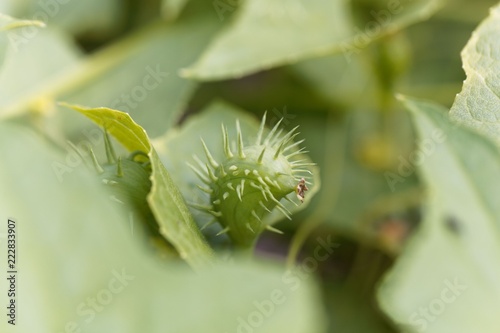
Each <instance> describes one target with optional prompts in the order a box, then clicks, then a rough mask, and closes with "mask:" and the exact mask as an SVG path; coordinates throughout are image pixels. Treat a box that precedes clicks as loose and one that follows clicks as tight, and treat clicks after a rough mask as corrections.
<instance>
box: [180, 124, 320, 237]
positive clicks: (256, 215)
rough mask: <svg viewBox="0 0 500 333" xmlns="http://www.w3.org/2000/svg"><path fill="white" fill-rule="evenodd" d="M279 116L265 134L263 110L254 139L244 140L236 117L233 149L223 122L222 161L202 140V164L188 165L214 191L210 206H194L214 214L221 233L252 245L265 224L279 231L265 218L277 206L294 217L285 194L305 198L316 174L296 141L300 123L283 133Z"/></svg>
mask: <svg viewBox="0 0 500 333" xmlns="http://www.w3.org/2000/svg"><path fill="white" fill-rule="evenodd" d="M281 121H282V120H280V121H279V122H278V123H277V124H276V125H275V126H274V127H273V128H272V129H271V131H270V132H269V133H268V134H267V135H264V134H265V132H266V129H265V122H266V115H264V117H263V118H262V121H261V124H260V127H259V130H258V133H257V138H256V140H255V142H253V143H252V144H246V145H245V144H244V140H243V134H242V131H241V128H240V124H239V121H236V132H237V137H236V144H235V145H234V146H235V149H231V142H230V138H229V136H228V131H227V128H226V127H225V126H224V125H222V138H223V149H224V158H223V160H219V161H217V160H215V159H214V157H213V156H212V154H211V152H210V150H209V148H208V147H207V145H206V144H205V142H204V141H203V140H202V145H203V149H204V151H205V156H206V163H205V164H204V165H203V164H202V163H199V164H200V165H199V167H195V166H193V165H190V167H191V168H192V169H193V170H194V172H195V173H196V174H197V176H198V178H199V179H200V180H201V181H202V182H203V185H200V186H199V188H200V189H201V190H202V191H204V192H206V193H208V194H209V196H210V204H209V205H195V207H196V208H198V209H202V210H204V211H206V212H207V213H209V214H211V215H212V216H213V217H214V219H213V220H212V222H211V223H214V222H219V223H220V224H221V225H222V228H223V230H222V231H221V232H220V233H219V234H222V233H227V234H228V235H229V237H230V238H231V239H232V241H233V242H234V243H235V244H236V245H238V246H241V247H250V246H252V245H253V244H254V243H255V241H256V239H257V237H258V236H259V235H260V234H261V233H262V232H263V231H264V230H266V229H267V230H271V231H275V232H280V231H279V230H277V229H275V228H273V227H272V226H271V225H269V224H267V223H265V217H266V216H267V215H268V214H271V212H272V211H273V210H278V211H280V212H281V213H282V214H283V215H284V216H285V217H286V218H288V219H291V217H290V215H291V213H290V211H289V210H288V209H287V208H286V207H285V205H283V203H282V202H281V201H282V199H283V200H288V201H292V199H290V198H288V195H289V194H291V193H295V194H296V196H297V198H298V200H299V201H301V202H302V201H303V200H304V196H305V192H306V191H307V190H308V188H307V185H306V183H309V181H308V179H309V178H310V175H312V173H311V171H310V170H308V167H309V166H311V165H314V163H310V162H309V160H308V159H300V158H301V155H303V154H304V148H302V149H298V146H299V145H300V144H301V143H302V142H303V141H304V140H301V141H298V142H293V139H294V138H295V137H296V136H297V135H298V133H296V130H297V128H298V126H297V127H295V128H294V129H292V130H291V131H289V132H288V133H286V134H281V133H282V130H278V128H279V126H280V123H281ZM197 160H198V161H200V160H199V158H197Z"/></svg>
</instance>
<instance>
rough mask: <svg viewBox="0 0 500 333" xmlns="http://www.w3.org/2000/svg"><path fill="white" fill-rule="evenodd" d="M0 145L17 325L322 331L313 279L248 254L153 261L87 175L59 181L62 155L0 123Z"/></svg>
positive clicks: (2, 213) (0, 205)
mask: <svg viewBox="0 0 500 333" xmlns="http://www.w3.org/2000/svg"><path fill="white" fill-rule="evenodd" d="M0 153H1V155H2V157H3V158H5V159H8V161H9V163H7V164H5V165H3V166H2V168H1V170H0V218H1V220H2V224H1V229H0V230H1V232H2V234H3V233H4V232H5V231H6V224H7V219H8V218H11V219H13V220H14V221H16V225H17V228H16V232H17V234H16V235H17V254H18V257H17V259H18V262H17V264H18V267H17V269H18V272H19V274H18V275H17V278H18V280H17V281H16V282H17V284H16V286H17V291H18V294H17V295H16V301H17V303H16V305H17V306H18V308H17V310H18V312H17V314H18V317H17V321H16V326H15V327H16V332H22V333H27V332H39V333H49V332H70V331H74V332H76V331H78V330H81V331H82V332H123V333H134V332H139V331H142V332H150V333H160V332H207V333H220V332H236V331H237V330H238V329H239V328H238V326H239V325H251V326H250V329H255V330H256V331H257V330H258V331H259V332H269V333H271V332H291V333H309V332H323V328H324V322H325V320H324V319H325V318H324V315H323V312H322V309H321V306H320V303H319V292H318V290H317V288H316V287H315V284H314V281H313V279H311V278H307V280H305V277H303V276H298V275H295V274H287V273H286V272H283V271H282V270H281V269H280V268H278V267H276V265H272V264H271V263H257V262H253V263H250V262H248V261H247V260H237V261H235V262H234V263H220V264H219V265H217V266H216V267H212V268H211V269H209V270H202V271H200V272H198V273H197V274H195V273H194V272H193V271H192V270H191V269H189V268H187V267H186V266H185V265H180V264H179V265H177V264H173V263H167V264H166V263H165V262H161V261H158V259H157V258H155V257H154V256H152V254H151V252H150V251H147V250H146V247H145V246H140V245H142V244H140V243H139V242H137V237H136V236H135V235H134V234H133V231H132V230H131V228H130V226H129V223H128V219H127V216H126V214H125V212H123V211H120V210H119V209H120V207H122V206H121V205H114V204H113V202H112V201H111V200H110V199H109V197H108V195H109V194H107V193H106V192H104V187H103V186H102V185H101V184H99V182H98V181H97V178H96V177H95V175H91V174H89V173H87V172H84V171H85V169H84V168H81V167H76V168H73V170H72V172H71V173H70V174H68V175H67V177H65V178H64V181H63V182H60V181H58V179H57V177H56V176H55V174H54V170H53V167H52V165H53V163H54V162H55V161H60V160H61V159H62V160H63V161H64V155H63V154H61V152H56V151H54V150H53V149H50V148H49V146H48V145H47V144H45V142H44V141H43V140H42V139H41V138H40V137H38V136H36V135H34V134H33V133H32V132H31V131H29V130H27V129H26V128H21V127H17V126H12V125H8V124H5V123H1V124H0ZM0 242H1V245H2V248H5V247H6V244H5V243H6V239H5V238H4V237H2V238H0ZM49 259H50V260H49ZM238 259H239V258H238ZM2 267H4V266H2ZM285 274H286V275H285ZM7 282H8V281H7V279H6V278H5V276H4V278H2V279H1V280H0V288H1V289H2V290H8V285H7ZM4 299H6V298H4ZM27 318H30V319H29V320H27ZM240 318H241V319H240ZM4 319H5V318H4ZM1 325H2V327H4V328H7V326H8V324H7V323H6V321H4V322H2V324H1ZM9 327H10V326H9ZM245 329H246V328H241V329H240V331H242V330H245ZM2 331H5V330H4V329H2ZM6 331H7V332H10V331H11V330H10V329H7V330H6Z"/></svg>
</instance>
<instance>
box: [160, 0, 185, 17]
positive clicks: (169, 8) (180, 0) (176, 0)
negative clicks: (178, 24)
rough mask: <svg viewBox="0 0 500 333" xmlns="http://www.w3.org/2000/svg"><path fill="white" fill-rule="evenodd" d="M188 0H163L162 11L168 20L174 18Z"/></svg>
mask: <svg viewBox="0 0 500 333" xmlns="http://www.w3.org/2000/svg"><path fill="white" fill-rule="evenodd" d="M188 1H189V0H163V1H162V8H161V10H162V13H163V17H165V19H166V20H168V21H173V20H175V19H176V18H177V17H178V16H179V14H180V13H181V11H182V10H183V9H184V7H185V6H186V4H187V3H188Z"/></svg>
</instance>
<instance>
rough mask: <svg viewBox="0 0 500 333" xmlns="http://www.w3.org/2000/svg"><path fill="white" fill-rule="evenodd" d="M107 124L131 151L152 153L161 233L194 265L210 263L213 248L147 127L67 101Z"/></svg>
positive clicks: (151, 198)
mask: <svg viewBox="0 0 500 333" xmlns="http://www.w3.org/2000/svg"><path fill="white" fill-rule="evenodd" d="M64 105H65V106H68V107H71V108H73V109H75V110H76V111H78V112H80V113H82V114H83V115H85V116H86V117H88V118H89V119H91V120H92V121H94V122H95V123H97V124H98V125H100V126H102V127H103V128H105V129H106V130H107V131H108V132H109V133H110V134H111V135H113V136H114V137H115V138H116V139H117V140H118V141H119V142H120V143H121V144H123V146H125V148H127V149H128V150H129V151H135V150H140V151H143V152H146V153H147V154H148V156H149V159H150V161H151V166H152V170H153V171H152V175H151V182H152V184H153V185H152V188H151V192H150V194H149V196H148V202H149V205H150V207H151V210H152V211H153V214H154V215H155V217H156V220H157V222H158V224H159V226H160V233H161V234H162V235H163V236H164V237H165V238H166V239H167V240H168V241H169V242H170V243H172V244H173V245H174V247H175V248H176V249H177V251H179V254H180V255H181V257H182V258H183V259H185V260H186V261H187V262H188V263H189V264H191V265H192V266H193V267H194V268H197V269H199V268H200V267H203V266H206V265H209V264H210V261H211V256H212V251H211V249H210V247H209V246H208V244H206V242H205V240H204V238H203V236H202V235H201V233H200V231H199V229H198V228H197V227H196V224H195V223H194V221H193V218H192V216H191V214H190V213H189V210H188V209H187V207H186V205H185V202H184V199H183V197H182V195H181V193H180V192H179V190H178V189H177V186H176V185H175V184H174V182H173V181H172V178H171V177H170V174H169V173H168V171H167V170H166V169H165V167H164V166H163V164H162V163H161V161H160V160H159V157H158V155H157V153H156V151H155V150H154V148H153V147H152V146H151V144H150V142H149V138H148V136H147V134H146V131H144V129H143V128H142V127H140V126H139V125H137V123H135V122H134V121H133V120H132V118H130V116H129V115H128V114H126V113H124V112H121V111H116V110H112V109H108V108H96V109H91V108H84V107H80V106H75V105H68V104H64Z"/></svg>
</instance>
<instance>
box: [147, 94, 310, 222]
mask: <svg viewBox="0 0 500 333" xmlns="http://www.w3.org/2000/svg"><path fill="white" fill-rule="evenodd" d="M269 117H270V116H269ZM237 119H239V122H240V125H241V132H242V133H243V135H242V137H243V141H244V145H245V146H247V145H248V144H250V143H254V142H255V138H256V136H257V132H258V129H259V124H260V120H258V119H256V118H254V117H252V116H250V115H249V114H248V113H246V112H244V111H242V110H239V109H237V108H235V107H234V106H231V105H229V104H225V103H222V102H215V103H213V104H211V105H210V106H208V107H207V108H206V109H205V110H203V111H202V112H201V114H199V115H195V116H193V117H191V118H190V119H189V120H188V121H186V123H185V124H183V126H182V127H181V128H179V129H176V130H173V131H169V132H168V133H166V134H165V136H163V137H161V138H157V139H156V140H154V142H153V144H154V146H155V148H156V149H157V151H158V154H159V155H160V158H161V160H162V162H163V163H164V164H165V166H166V167H167V169H168V170H169V171H170V172H171V174H172V176H173V177H174V178H175V179H178V180H179V188H180V190H181V192H182V193H183V195H184V197H185V198H190V201H191V202H192V203H195V204H199V205H207V202H208V201H207V200H208V195H206V193H204V192H202V191H201V190H200V189H199V188H198V187H197V185H201V184H200V180H199V178H198V177H197V176H196V174H195V173H194V172H193V171H192V170H191V169H190V168H187V167H186V166H187V164H186V162H189V163H191V164H192V165H198V164H197V163H196V161H195V160H194V158H193V156H194V155H196V156H198V157H199V158H200V159H201V160H204V159H205V158H204V156H205V153H204V150H203V146H202V144H201V141H200V137H201V138H203V140H204V141H205V143H206V144H207V146H208V147H209V149H210V152H211V154H212V156H213V157H214V159H215V160H216V161H221V160H223V159H225V155H224V149H223V143H222V133H221V124H224V125H225V126H226V127H227V129H228V137H229V138H230V141H235V138H236V128H235V123H236V120H237ZM275 121H276V122H277V119H275ZM273 125H274V124H273ZM299 131H300V128H299ZM266 132H268V130H266ZM301 137H302V136H301ZM234 143H235V142H234ZM304 158H307V157H304ZM307 159H308V158H307ZM312 170H313V177H314V178H313V179H314V181H313V185H312V186H308V187H309V189H310V190H309V191H307V192H306V200H304V203H303V204H300V205H298V206H297V205H295V204H293V203H291V202H288V201H284V200H283V202H282V204H283V205H284V206H285V207H286V208H287V209H288V210H289V211H290V212H292V213H295V212H298V211H300V210H302V209H304V208H306V207H307V205H308V204H309V202H312V201H314V198H313V197H314V195H315V194H316V193H317V191H318V190H319V188H320V181H319V170H318V168H316V167H314V168H312ZM192 212H193V215H194V216H195V219H196V221H197V223H198V224H199V225H203V224H204V223H206V222H208V220H210V219H211V216H210V215H209V214H206V213H201V212H199V211H196V210H195V209H193V210H192ZM282 219H283V215H282V214H281V213H280V212H279V211H276V210H274V211H273V212H272V213H271V214H269V215H267V216H266V217H265V218H264V222H265V223H267V224H273V223H276V222H277V221H280V220H282Z"/></svg>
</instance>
